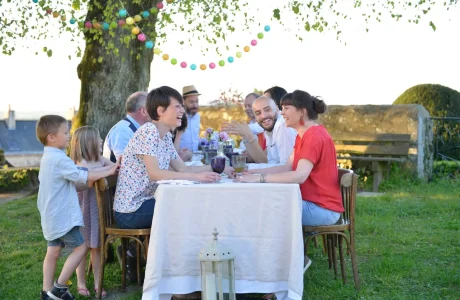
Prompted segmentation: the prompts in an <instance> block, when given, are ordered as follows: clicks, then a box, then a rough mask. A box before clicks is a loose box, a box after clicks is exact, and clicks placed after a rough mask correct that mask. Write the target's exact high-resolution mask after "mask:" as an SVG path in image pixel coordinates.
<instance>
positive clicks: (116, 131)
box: [103, 92, 150, 161]
mask: <svg viewBox="0 0 460 300" xmlns="http://www.w3.org/2000/svg"><path fill="white" fill-rule="evenodd" d="M147 94H148V93H147V92H135V93H134V94H132V95H131V96H129V97H128V99H127V100H126V117H125V118H123V120H120V121H119V122H118V123H117V124H115V125H114V126H113V127H112V128H111V129H110V131H109V133H108V134H107V137H106V138H105V143H104V151H103V156H104V157H106V158H108V159H110V160H112V161H113V160H114V159H115V160H116V157H119V156H120V155H122V154H123V151H124V150H125V148H126V145H128V142H129V140H130V139H131V137H132V136H133V135H134V132H136V130H137V129H138V128H139V127H141V126H142V125H144V124H145V123H147V122H150V117H149V114H148V113H147V110H146V109H145V102H146V100H147Z"/></svg>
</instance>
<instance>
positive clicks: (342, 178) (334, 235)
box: [303, 169, 359, 290]
mask: <svg viewBox="0 0 460 300" xmlns="http://www.w3.org/2000/svg"><path fill="white" fill-rule="evenodd" d="M357 178H358V176H357V175H356V174H354V173H352V171H350V170H346V169H339V182H340V190H341V193H342V202H343V207H344V209H345V211H344V212H343V213H342V215H341V216H340V219H339V221H337V223H336V224H334V225H325V226H303V234H304V247H305V248H304V253H305V256H306V255H307V253H308V244H309V243H310V240H311V239H314V238H315V237H316V236H319V235H321V236H322V237H323V238H324V237H326V243H325V246H326V248H327V249H326V250H327V253H328V260H329V268H331V267H334V273H335V276H336V277H337V259H336V251H335V248H336V247H337V248H338V249H339V255H340V266H341V271H342V279H343V282H344V283H346V274H345V261H344V257H343V249H342V245H343V240H344V239H345V242H346V244H347V253H348V254H349V255H350V256H351V265H352V269H353V278H354V281H355V287H356V289H357V290H359V277H358V265H357V261H356V260H357V258H356V247H355V207H356V192H357V186H358V179H357ZM346 231H348V234H349V237H348V236H347V235H346V234H345V232H346ZM312 232H314V234H313V235H307V233H312Z"/></svg>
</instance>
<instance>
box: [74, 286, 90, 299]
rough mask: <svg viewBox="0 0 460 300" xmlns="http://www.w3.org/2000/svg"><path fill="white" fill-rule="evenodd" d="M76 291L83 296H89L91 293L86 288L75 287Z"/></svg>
mask: <svg viewBox="0 0 460 300" xmlns="http://www.w3.org/2000/svg"><path fill="white" fill-rule="evenodd" d="M77 292H78V294H79V295H81V296H84V297H89V296H91V293H90V292H89V290H88V289H87V288H80V287H77Z"/></svg>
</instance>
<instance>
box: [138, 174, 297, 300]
mask: <svg viewBox="0 0 460 300" xmlns="http://www.w3.org/2000/svg"><path fill="white" fill-rule="evenodd" d="M155 199H156V204H155V213H154V217H153V221H152V231H151V238H150V244H149V251H148V258H147V265H146V270H145V279H144V287H143V296H142V299H144V300H145V299H149V300H158V299H161V300H170V299H171V295H172V294H188V293H192V292H194V291H200V290H201V277H200V276H201V275H200V274H201V273H200V263H199V260H198V254H199V252H200V249H201V248H203V247H205V246H207V245H209V244H210V243H211V242H212V231H213V229H214V227H216V228H217V229H218V231H219V242H221V243H222V244H223V245H225V246H226V247H228V248H230V249H232V250H233V253H235V255H236V258H235V281H236V286H235V288H236V293H251V292H252V293H272V292H276V296H277V297H278V299H295V300H300V299H302V293H303V262H304V254H303V239H302V226H301V216H302V212H301V210H302V203H301V201H302V200H301V196H300V190H299V186H298V185H297V184H270V183H251V184H249V183H235V182H233V181H232V180H231V179H228V178H224V177H223V178H222V180H221V182H220V183H211V184H204V183H200V184H189V185H180V184H159V186H158V188H157V189H156V192H155ZM227 292H228V291H227Z"/></svg>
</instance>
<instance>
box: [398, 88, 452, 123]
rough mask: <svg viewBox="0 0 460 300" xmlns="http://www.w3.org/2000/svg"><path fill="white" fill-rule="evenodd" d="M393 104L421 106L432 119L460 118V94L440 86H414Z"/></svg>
mask: <svg viewBox="0 0 460 300" xmlns="http://www.w3.org/2000/svg"><path fill="white" fill-rule="evenodd" d="M393 104H421V105H423V107H425V109H426V110H427V111H428V112H429V113H430V115H431V116H432V117H460V93H459V92H458V91H456V90H453V89H451V88H448V87H446V86H442V85H439V84H419V85H416V86H413V87H411V88H409V89H407V90H406V91H405V92H404V93H402V94H401V96H399V97H398V98H397V99H396V100H395V102H393Z"/></svg>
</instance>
